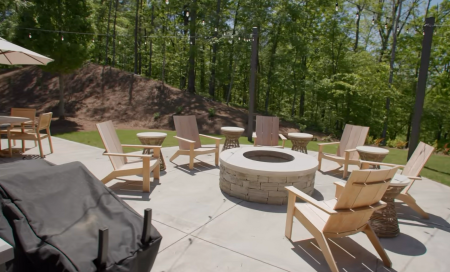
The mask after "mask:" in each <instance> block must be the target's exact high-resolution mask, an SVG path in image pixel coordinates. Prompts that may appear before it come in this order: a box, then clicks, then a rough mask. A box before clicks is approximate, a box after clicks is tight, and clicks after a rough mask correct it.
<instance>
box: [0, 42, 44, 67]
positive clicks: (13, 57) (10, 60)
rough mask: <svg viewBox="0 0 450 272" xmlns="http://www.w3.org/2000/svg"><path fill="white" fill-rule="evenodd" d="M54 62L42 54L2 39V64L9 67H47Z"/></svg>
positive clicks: (0, 47) (0, 44)
mask: <svg viewBox="0 0 450 272" xmlns="http://www.w3.org/2000/svg"><path fill="white" fill-rule="evenodd" d="M51 61H53V60H52V59H51V58H47V57H46V56H43V55H41V54H38V53H35V52H33V51H31V50H28V49H25V48H23V47H20V46H18V45H15V44H13V43H10V42H8V41H7V40H5V39H2V38H0V63H1V64H8V65H47V63H49V62H51Z"/></svg>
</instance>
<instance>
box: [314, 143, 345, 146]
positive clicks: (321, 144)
mask: <svg viewBox="0 0 450 272" xmlns="http://www.w3.org/2000/svg"><path fill="white" fill-rule="evenodd" d="M340 143H341V142H331V143H320V144H317V145H318V146H323V145H335V144H340Z"/></svg>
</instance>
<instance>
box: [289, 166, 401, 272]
mask: <svg viewBox="0 0 450 272" xmlns="http://www.w3.org/2000/svg"><path fill="white" fill-rule="evenodd" d="M397 169H398V168H392V169H383V170H378V169H377V170H355V171H352V174H351V175H350V177H349V178H348V181H347V183H346V184H345V187H344V188H343V190H342V193H341V195H340V196H339V198H333V199H331V200H328V201H317V200H315V199H314V198H312V197H310V196H309V195H307V194H305V193H303V192H302V191H300V190H298V189H297V188H295V187H293V186H289V187H286V190H288V192H289V197H288V205H287V217H286V229H285V235H286V237H287V238H288V239H291V235H292V226H293V219H294V217H295V218H297V219H298V220H299V221H300V223H302V225H303V226H304V227H305V228H306V229H307V230H308V231H309V232H310V233H311V234H312V235H313V236H314V238H315V239H316V241H317V243H318V244H319V247H320V250H321V251H322V253H323V255H324V257H325V260H326V261H327V263H328V266H329V267H330V269H331V271H332V272H338V271H339V269H338V267H337V266H336V262H335V261H334V258H333V254H332V253H331V251H330V246H329V242H328V240H329V238H340V237H345V236H349V235H353V234H356V233H359V232H364V233H365V234H366V235H367V238H369V240H370V242H371V243H372V245H373V246H374V248H375V250H376V251H377V252H378V254H379V255H380V257H381V259H382V260H383V263H384V265H385V266H387V267H391V265H392V263H391V261H390V259H389V257H388V255H387V254H386V252H385V251H384V248H383V247H382V246H381V244H380V241H379V240H378V237H377V236H376V234H375V232H374V231H373V229H372V227H371V226H370V225H369V219H370V217H371V216H372V213H373V212H374V211H376V210H378V209H381V208H384V207H385V206H386V203H385V202H383V201H381V198H382V197H383V195H384V193H385V192H386V189H387V188H388V186H389V184H390V181H391V179H392V177H393V176H394V175H395V172H397ZM297 197H298V198H300V199H301V200H303V201H305V202H304V203H296V198H297Z"/></svg>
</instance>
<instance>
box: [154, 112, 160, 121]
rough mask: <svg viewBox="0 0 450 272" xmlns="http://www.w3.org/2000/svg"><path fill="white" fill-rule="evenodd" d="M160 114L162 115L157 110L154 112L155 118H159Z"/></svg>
mask: <svg viewBox="0 0 450 272" xmlns="http://www.w3.org/2000/svg"><path fill="white" fill-rule="evenodd" d="M160 116H161V114H160V113H159V112H155V113H154V114H153V119H155V120H158V119H159V117H160Z"/></svg>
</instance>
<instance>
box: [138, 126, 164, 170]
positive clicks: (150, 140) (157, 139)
mask: <svg viewBox="0 0 450 272" xmlns="http://www.w3.org/2000/svg"><path fill="white" fill-rule="evenodd" d="M136 136H137V137H138V139H139V141H141V143H142V144H143V145H162V143H163V142H164V139H166V137H167V133H163V132H141V133H138V134H136ZM142 154H148V155H152V154H153V149H151V148H145V149H144V150H143V151H142ZM159 163H160V170H161V171H164V170H166V162H165V161H164V156H163V154H162V150H161V153H160V154H159Z"/></svg>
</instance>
